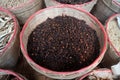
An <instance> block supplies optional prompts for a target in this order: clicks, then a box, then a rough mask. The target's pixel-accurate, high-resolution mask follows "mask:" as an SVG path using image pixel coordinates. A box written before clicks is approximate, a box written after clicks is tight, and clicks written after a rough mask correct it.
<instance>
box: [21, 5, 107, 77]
mask: <svg viewBox="0 0 120 80" xmlns="http://www.w3.org/2000/svg"><path fill="white" fill-rule="evenodd" d="M48 13H49V14H48ZM62 15H67V16H72V17H75V18H77V19H80V20H84V21H86V23H87V24H88V25H89V26H90V27H91V28H93V29H94V30H95V31H96V33H97V36H98V39H99V42H100V48H101V49H100V53H99V54H100V55H99V56H98V58H97V59H96V60H95V61H94V62H93V63H92V64H90V65H89V66H87V67H84V68H82V69H79V70H77V71H72V72H56V71H52V70H49V69H46V68H44V67H42V66H40V65H38V64H36V63H35V62H34V61H33V60H32V59H31V58H30V57H29V55H28V52H27V43H28V37H29V35H30V34H31V32H32V31H33V30H34V29H35V28H36V27H37V25H38V24H40V23H42V22H44V21H45V20H46V19H47V18H54V17H56V16H62ZM20 44H21V49H22V52H23V55H24V57H25V59H26V60H27V62H28V63H29V64H30V65H31V67H33V69H35V70H36V71H37V72H39V73H41V74H44V75H46V76H48V77H51V78H55V79H73V78H76V77H79V76H82V75H84V74H86V73H88V72H89V71H91V70H92V69H94V68H95V67H96V66H97V65H98V64H99V63H100V62H101V60H102V58H103V56H104V54H105V51H106V45H107V36H106V33H105V30H104V28H103V26H102V25H101V23H100V22H99V21H98V20H97V19H96V18H95V17H94V16H92V15H91V14H90V13H88V12H86V11H84V10H83V9H80V8H75V7H74V6H71V5H59V6H54V7H50V8H46V9H43V10H40V11H38V12H37V13H35V14H33V15H32V16H31V17H30V18H29V19H28V20H27V22H26V24H25V25H24V27H23V30H22V32H21V34H20Z"/></svg>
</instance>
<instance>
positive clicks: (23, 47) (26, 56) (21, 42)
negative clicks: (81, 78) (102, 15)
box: [20, 5, 107, 75]
mask: <svg viewBox="0 0 120 80" xmlns="http://www.w3.org/2000/svg"><path fill="white" fill-rule="evenodd" d="M64 7H65V8H72V9H76V10H78V11H82V12H84V13H85V14H87V15H89V16H90V17H92V18H93V19H94V20H95V21H96V22H97V23H98V24H99V25H100V28H101V30H102V31H103V33H104V46H103V48H102V50H101V53H100V56H103V55H104V54H105V51H106V46H107V35H106V32H105V30H104V27H103V25H102V24H101V23H100V22H99V21H98V20H97V18H95V17H94V16H92V15H91V14H90V13H88V12H87V11H85V10H83V9H80V8H76V7H74V6H72V5H58V6H52V7H49V8H46V9H42V10H40V11H38V12H36V13H34V14H33V15H32V16H31V17H29V19H28V20H27V21H26V23H25V25H24V27H23V29H22V31H21V33H20V45H21V50H22V51H23V55H24V57H25V58H26V59H27V61H28V62H29V63H33V64H34V65H35V66H36V68H37V69H42V70H43V71H45V72H48V73H49V72H50V73H54V74H58V75H67V74H72V73H76V72H80V71H82V70H86V69H87V68H89V67H91V66H92V65H93V64H94V63H96V62H98V61H99V59H100V56H99V57H98V58H97V59H96V60H95V61H94V62H93V63H92V64H91V65H89V66H87V67H85V68H82V69H80V70H77V71H71V72H57V71H52V70H49V69H46V68H43V67H42V66H39V65H38V64H36V63H35V62H34V61H33V60H32V59H31V58H30V57H29V56H28V53H27V51H25V46H24V44H23V41H22V38H23V34H24V31H25V29H26V27H27V25H28V23H29V22H30V21H31V19H32V18H33V17H35V15H37V14H40V13H42V12H43V11H45V10H48V9H52V8H64Z"/></svg>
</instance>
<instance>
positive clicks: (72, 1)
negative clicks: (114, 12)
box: [56, 0, 91, 4]
mask: <svg viewBox="0 0 120 80" xmlns="http://www.w3.org/2000/svg"><path fill="white" fill-rule="evenodd" d="M56 1H58V2H60V3H63V4H83V3H86V2H89V1H91V0H56Z"/></svg>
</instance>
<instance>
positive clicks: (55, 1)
mask: <svg viewBox="0 0 120 80" xmlns="http://www.w3.org/2000/svg"><path fill="white" fill-rule="evenodd" d="M52 1H54V2H55V3H57V4H60V5H62V4H63V3H60V2H58V1H56V0H52ZM92 1H95V0H91V1H88V2H86V3H83V4H75V5H77V6H83V5H87V4H89V3H91V2H92ZM64 5H65V4H64ZM69 5H72V4H69ZM75 5H73V6H75Z"/></svg>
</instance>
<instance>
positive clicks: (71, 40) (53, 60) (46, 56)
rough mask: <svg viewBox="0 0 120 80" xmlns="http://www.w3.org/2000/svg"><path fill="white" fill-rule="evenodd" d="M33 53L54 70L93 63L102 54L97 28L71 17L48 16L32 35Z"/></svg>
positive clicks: (30, 47) (28, 46) (70, 69)
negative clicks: (52, 17) (100, 52)
mask: <svg viewBox="0 0 120 80" xmlns="http://www.w3.org/2000/svg"><path fill="white" fill-rule="evenodd" d="M27 50H28V53H29V56H30V57H31V58H32V59H33V60H34V61H35V62H36V63H37V64H39V65H40V66H43V67H45V68H48V69H51V70H54V71H74V70H78V69H80V68H83V67H85V66H88V65H90V64H91V63H92V62H93V61H94V60H95V59H96V58H97V56H98V55H99V51H100V45H99V41H98V37H97V35H96V31H95V30H93V29H92V28H90V27H89V25H87V24H86V22H85V21H83V20H78V19H76V18H74V17H70V16H58V17H55V18H54V19H51V18H48V19H47V20H46V21H44V22H43V23H41V24H39V25H38V26H37V27H36V29H34V30H33V32H32V33H31V34H30V36H29V39H28V44H27Z"/></svg>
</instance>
